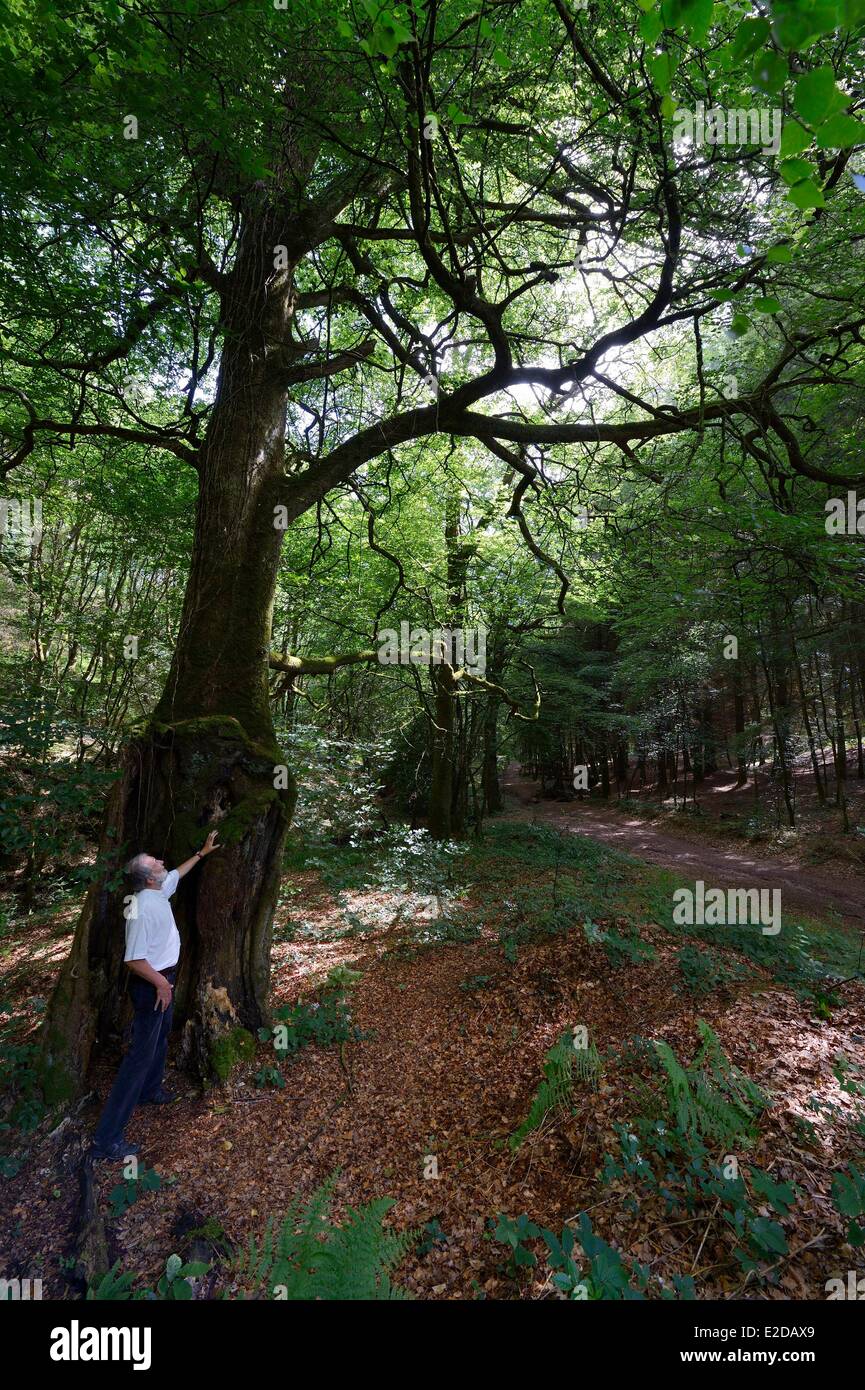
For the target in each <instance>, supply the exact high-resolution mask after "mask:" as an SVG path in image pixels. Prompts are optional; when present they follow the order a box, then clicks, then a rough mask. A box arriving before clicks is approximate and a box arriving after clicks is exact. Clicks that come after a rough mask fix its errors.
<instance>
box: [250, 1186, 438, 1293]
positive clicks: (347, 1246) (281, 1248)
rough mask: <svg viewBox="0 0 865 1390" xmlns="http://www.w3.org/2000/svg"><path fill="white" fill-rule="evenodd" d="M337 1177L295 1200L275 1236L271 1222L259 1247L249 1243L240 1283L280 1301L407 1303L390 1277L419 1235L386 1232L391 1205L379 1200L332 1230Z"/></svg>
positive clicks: (389, 1201) (351, 1211)
mask: <svg viewBox="0 0 865 1390" xmlns="http://www.w3.org/2000/svg"><path fill="white" fill-rule="evenodd" d="M337 1176H338V1175H337V1174H333V1175H332V1176H331V1177H330V1178H328V1180H327V1182H325V1183H323V1184H322V1186H321V1187H319V1188H317V1189H316V1191H315V1192H314V1193H313V1194H312V1196H311V1197H310V1198H309V1199H308V1200H307V1201H306V1202H303V1201H302V1199H301V1198H300V1197H297V1198H295V1200H294V1201H293V1202H292V1204H291V1206H290V1207H289V1210H288V1212H287V1213H286V1215H285V1218H284V1220H283V1222H282V1225H281V1226H280V1228H279V1231H278V1232H277V1233H276V1234H274V1229H273V1222H272V1221H271V1222H268V1225H267V1229H266V1230H265V1233H264V1237H263V1239H262V1242H261V1245H260V1246H259V1245H258V1244H257V1243H256V1241H255V1239H254V1238H251V1239H250V1242H249V1249H248V1251H247V1252H245V1254H244V1256H243V1257H242V1258H241V1260H240V1261H239V1263H238V1277H239V1278H244V1277H245V1278H247V1279H248V1281H249V1282H250V1283H251V1284H253V1285H255V1286H256V1287H261V1286H264V1287H265V1288H266V1290H267V1293H268V1295H269V1296H270V1297H272V1298H275V1299H278V1300H292V1301H294V1300H298V1299H322V1300H325V1301H337V1300H346V1299H349V1300H367V1301H369V1300H379V1299H393V1298H407V1297H408V1294H407V1293H406V1292H405V1290H403V1289H401V1288H399V1287H398V1286H397V1285H395V1284H392V1283H391V1280H390V1273H391V1271H392V1270H393V1269H394V1268H395V1266H396V1265H398V1264H399V1262H400V1260H401V1259H402V1258H403V1256H404V1255H405V1253H406V1251H407V1250H408V1249H409V1247H410V1246H411V1245H412V1244H413V1243H414V1241H415V1239H416V1235H415V1233H414V1232H408V1233H406V1234H403V1235H399V1234H397V1233H395V1232H393V1231H388V1230H385V1229H384V1227H383V1226H382V1219H383V1217H384V1215H385V1213H386V1212H387V1211H388V1210H389V1209H390V1208H391V1207H392V1206H393V1199H392V1198H390V1197H380V1198H378V1200H377V1201H374V1202H370V1203H369V1204H368V1205H366V1206H364V1207H359V1208H357V1209H354V1208H352V1207H350V1208H349V1209H348V1212H347V1215H346V1219H345V1221H344V1222H343V1224H342V1225H341V1226H335V1225H333V1224H332V1222H331V1220H330V1216H329V1209H330V1204H331V1201H332V1198H333V1189H334V1186H335V1183H336V1179H337Z"/></svg>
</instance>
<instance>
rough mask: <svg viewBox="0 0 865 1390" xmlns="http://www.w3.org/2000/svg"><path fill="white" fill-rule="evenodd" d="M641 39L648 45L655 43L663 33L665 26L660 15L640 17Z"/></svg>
mask: <svg viewBox="0 0 865 1390" xmlns="http://www.w3.org/2000/svg"><path fill="white" fill-rule="evenodd" d="M639 28H640V38H641V39H643V40H644V41H645V42H646V43H654V42H655V39H656V38H657V37H658V35H659V34H661V33H663V30H664V24H663V21H662V19H661V16H660V15H659V14H652V13H651V12H649V13H648V14H642V15H640V26H639Z"/></svg>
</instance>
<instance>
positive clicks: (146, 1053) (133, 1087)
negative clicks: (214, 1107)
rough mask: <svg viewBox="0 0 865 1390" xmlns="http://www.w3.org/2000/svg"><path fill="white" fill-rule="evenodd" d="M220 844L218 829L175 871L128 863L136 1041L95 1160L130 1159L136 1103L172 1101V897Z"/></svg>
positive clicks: (96, 1143)
mask: <svg viewBox="0 0 865 1390" xmlns="http://www.w3.org/2000/svg"><path fill="white" fill-rule="evenodd" d="M219 848H220V846H219V845H217V843H216V831H215V830H214V831H212V832H211V834H210V835H208V837H207V839H206V840H205V842H204V847H203V848H202V849H200V850H197V851H196V853H195V854H194V855H193V856H192V858H191V859H187V861H186V863H185V864H181V865H180V868H179V869H172V870H171V873H169V872H168V870H167V869H166V867H165V865H164V864H163V862H162V860H161V859H154V858H153V856H152V855H150V854H136V855H135V857H134V859H130V861H129V863H128V864H127V865H126V873H127V875H128V877H129V880H130V883H131V886H132V887H133V888H134V889H136V890H137V891H136V894H135V897H134V898H133V899H132V902H131V904H130V906H129V909H128V911H127V915H126V953H125V955H124V960H125V961H126V965H127V968H128V969H129V971H130V973H131V976H132V979H131V981H130V994H131V995H132V1004H133V1007H134V1009H135V1017H134V1020H133V1024H132V1041H131V1043H130V1044H129V1049H128V1051H127V1053H126V1056H125V1057H124V1058H123V1061H122V1062H121V1064H120V1070H119V1071H118V1073H117V1079H116V1080H115V1082H114V1085H113V1086H112V1088H111V1094H110V1096H109V1097H108V1099H107V1101H106V1102H105V1108H104V1110H103V1111H102V1115H101V1117H100V1120H99V1124H98V1125H97V1128H96V1134H95V1136H94V1140H93V1149H92V1153H93V1157H94V1158H126V1156H127V1155H128V1154H136V1153H138V1148H139V1146H138V1145H137V1144H129V1143H127V1142H126V1140H125V1139H124V1138H123V1131H124V1129H125V1128H126V1125H127V1124H128V1122H129V1117H130V1115H131V1114H132V1112H133V1110H134V1109H135V1107H136V1105H139V1104H143V1105H166V1104H168V1103H169V1102H170V1101H172V1100H174V1096H173V1095H172V1094H171V1092H170V1091H166V1090H165V1088H164V1087H163V1085H162V1074H163V1071H164V1070H165V1055H166V1053H167V1051H168V1034H169V1033H170V1032H171V1019H172V1015H173V1012H174V1008H173V1004H172V995H173V993H174V979H175V975H176V973H177V958H178V956H179V955H180V933H179V932H178V930H177V924H176V923H175V921H174V914H173V912H172V911H171V906H170V904H169V901H168V900H169V898H170V897H171V895H172V893H173V892H174V890H175V888H176V887H177V885H178V883H179V881H180V879H182V878H183V875H184V874H188V873H189V870H190V869H194V868H195V865H196V864H197V863H198V861H199V860H200V859H203V858H204V856H205V855H207V854H210V853H211V852H212V851H213V850H215V849H219Z"/></svg>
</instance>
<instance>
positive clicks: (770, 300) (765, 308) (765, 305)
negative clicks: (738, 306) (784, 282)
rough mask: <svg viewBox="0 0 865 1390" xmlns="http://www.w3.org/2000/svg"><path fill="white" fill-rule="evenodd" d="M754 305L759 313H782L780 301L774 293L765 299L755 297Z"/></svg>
mask: <svg viewBox="0 0 865 1390" xmlns="http://www.w3.org/2000/svg"><path fill="white" fill-rule="evenodd" d="M752 307H753V308H754V309H755V310H756V312H757V313H758V314H780V312H781V305H780V302H779V301H778V300H777V299H775V297H774V295H767V296H766V298H765V299H755V300H754V303H753V305H752Z"/></svg>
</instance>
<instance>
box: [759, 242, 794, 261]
mask: <svg viewBox="0 0 865 1390" xmlns="http://www.w3.org/2000/svg"><path fill="white" fill-rule="evenodd" d="M792 259H793V251H792V248H791V247H789V246H780V245H779V246H770V247H769V250H768V251H767V252H766V260H767V261H768V262H769V264H770V265H789V263H790V261H792Z"/></svg>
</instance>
